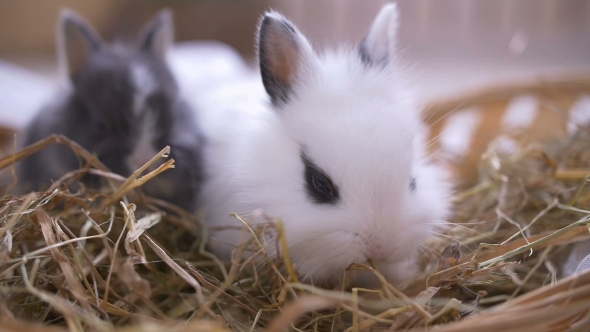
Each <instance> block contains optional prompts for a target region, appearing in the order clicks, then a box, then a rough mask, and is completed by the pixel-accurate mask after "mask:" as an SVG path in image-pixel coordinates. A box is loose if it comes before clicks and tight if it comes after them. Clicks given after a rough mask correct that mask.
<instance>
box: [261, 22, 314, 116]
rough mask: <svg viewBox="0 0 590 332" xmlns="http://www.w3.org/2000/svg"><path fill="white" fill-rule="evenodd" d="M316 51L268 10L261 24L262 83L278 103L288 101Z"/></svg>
mask: <svg viewBox="0 0 590 332" xmlns="http://www.w3.org/2000/svg"><path fill="white" fill-rule="evenodd" d="M314 57H315V53H314V52H313V49H312V47H311V45H310V44H309V42H308V41H307V39H306V38H305V36H303V35H302V34H301V33H300V32H299V31H298V30H297V28H296V27H295V26H294V25H293V24H292V23H291V22H289V21H288V20H287V19H286V18H284V17H283V16H282V15H280V14H279V13H277V12H268V13H266V14H265V15H264V16H263V17H262V20H261V21H260V25H259V27H258V58H259V64H260V72H261V74H262V83H263V84H264V88H265V89H266V92H267V93H268V95H269V96H270V98H271V101H272V103H273V104H275V105H280V104H283V103H286V102H287V101H288V99H289V96H290V95H291V93H292V90H293V86H294V84H295V83H296V80H298V79H301V78H302V77H303V76H305V75H304V74H303V72H304V71H308V70H310V69H311V68H310V66H311V65H312V59H313V58H314Z"/></svg>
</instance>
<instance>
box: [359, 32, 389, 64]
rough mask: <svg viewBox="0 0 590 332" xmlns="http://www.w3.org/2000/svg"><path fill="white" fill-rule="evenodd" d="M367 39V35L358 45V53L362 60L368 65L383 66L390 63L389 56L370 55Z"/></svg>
mask: <svg viewBox="0 0 590 332" xmlns="http://www.w3.org/2000/svg"><path fill="white" fill-rule="evenodd" d="M366 39H367V38H366V37H365V38H363V40H362V41H361V43H360V45H359V47H358V55H359V58H360V60H361V62H362V63H363V64H364V65H365V66H366V67H381V68H383V67H385V66H386V65H387V63H388V61H387V58H383V59H373V58H372V57H371V56H370V55H369V52H368V51H367V45H366Z"/></svg>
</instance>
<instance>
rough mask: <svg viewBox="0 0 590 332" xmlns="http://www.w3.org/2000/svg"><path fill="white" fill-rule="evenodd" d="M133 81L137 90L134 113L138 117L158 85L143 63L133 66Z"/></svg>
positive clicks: (134, 96) (134, 97)
mask: <svg viewBox="0 0 590 332" xmlns="http://www.w3.org/2000/svg"><path fill="white" fill-rule="evenodd" d="M131 81H132V82H133V87H134V89H135V94H134V95H133V112H134V113H135V114H136V115H137V114H139V113H140V112H142V110H143V109H144V106H145V102H146V100H147V98H148V96H149V95H150V94H152V93H153V92H154V91H155V90H156V88H157V87H158V86H157V84H158V83H157V81H156V79H155V78H154V75H153V74H152V73H151V72H150V71H149V68H148V67H147V66H145V65H144V64H142V63H134V64H132V65H131Z"/></svg>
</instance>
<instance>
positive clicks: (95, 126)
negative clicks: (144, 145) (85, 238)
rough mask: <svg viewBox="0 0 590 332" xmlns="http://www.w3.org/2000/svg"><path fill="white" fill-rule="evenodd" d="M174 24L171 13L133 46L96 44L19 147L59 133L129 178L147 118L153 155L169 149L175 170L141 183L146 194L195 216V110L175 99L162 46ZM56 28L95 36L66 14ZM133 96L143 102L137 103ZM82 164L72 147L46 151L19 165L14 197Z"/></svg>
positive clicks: (197, 164)
mask: <svg viewBox="0 0 590 332" xmlns="http://www.w3.org/2000/svg"><path fill="white" fill-rule="evenodd" d="M70 21H71V22H70ZM171 25H172V20H171V16H170V12H169V11H167V10H164V11H162V12H161V13H160V14H159V15H158V16H157V17H156V18H155V19H154V20H153V21H152V22H151V23H150V24H148V25H147V27H146V28H145V29H144V31H143V32H142V35H141V37H140V38H139V40H138V42H137V43H136V44H134V45H109V44H104V43H102V42H100V44H98V45H97V46H96V48H95V49H93V50H92V52H90V53H89V55H88V57H87V59H86V61H85V63H84V65H83V66H81V67H80V68H79V69H78V70H77V71H75V72H71V71H70V72H69V78H70V81H71V88H69V89H66V90H64V91H61V92H60V94H59V95H58V96H57V97H56V98H55V100H54V101H53V102H52V103H50V104H48V105H46V106H45V107H44V108H42V109H41V110H40V112H39V113H38V114H37V116H36V117H35V118H34V120H33V121H32V122H31V123H30V125H29V126H28V127H27V129H26V130H25V132H24V134H23V135H22V136H21V137H19V141H20V145H21V146H27V145H29V144H32V143H34V142H36V141H39V140H41V139H43V138H45V137H47V136H49V135H51V134H62V135H64V136H66V137H68V138H70V139H72V140H74V141H76V142H77V143H78V144H80V145H82V146H83V147H84V148H86V149H87V150H89V151H90V152H93V153H95V154H96V155H97V156H98V158H99V159H100V160H101V161H102V162H103V163H104V164H105V165H106V166H107V167H109V169H110V170H111V171H113V172H115V173H118V174H120V175H123V176H128V175H130V174H131V172H132V171H134V170H135V169H130V167H129V161H128V158H129V156H130V155H131V153H132V152H133V151H134V148H135V147H136V145H137V144H138V140H139V137H140V131H141V130H142V128H145V127H146V126H142V122H141V121H142V120H143V119H145V118H146V117H147V114H148V113H150V115H151V116H152V118H154V119H155V123H156V124H157V125H156V126H155V129H156V130H155V132H154V133H153V135H150V136H149V137H150V138H151V140H150V141H151V144H152V145H153V148H154V150H155V151H159V150H161V149H162V148H164V147H165V146H166V145H169V146H170V147H171V155H170V158H174V159H175V161H176V163H175V165H176V167H175V168H174V169H170V170H167V171H166V172H164V173H162V174H160V175H159V176H157V177H156V178H154V179H153V180H152V181H150V182H148V183H146V185H144V186H143V188H144V192H147V193H148V194H150V195H152V196H155V197H157V198H161V199H164V200H167V201H169V202H171V203H173V204H176V205H178V206H180V207H183V208H185V209H187V210H192V209H193V207H194V203H193V202H194V201H195V198H194V197H196V194H197V191H198V189H199V187H200V184H201V182H202V177H203V175H202V170H201V168H202V166H201V154H200V153H201V152H200V151H201V149H200V147H201V145H202V139H201V135H200V133H199V130H198V126H197V124H196V119H195V117H194V114H193V110H192V109H191V107H190V106H189V105H188V104H187V103H186V102H185V101H184V100H183V99H182V98H181V96H180V95H179V89H178V86H177V83H176V81H175V78H174V77H173V75H172V73H171V71H170V69H169V68H168V66H167V64H166V62H165V58H164V56H163V55H164V53H165V52H164V50H163V48H164V47H167V46H165V44H167V43H169V42H171V41H172V39H173V36H172V35H171V34H172V33H173V32H172V27H171ZM60 26H62V27H66V26H67V27H68V29H73V28H76V29H80V31H81V35H82V36H85V35H88V34H87V33H86V32H84V31H93V30H92V28H91V27H90V26H88V25H87V23H86V22H85V21H84V20H83V19H80V18H79V17H78V16H77V15H75V14H74V13H73V12H71V11H69V10H68V11H67V12H66V14H64V13H62V16H61V22H60ZM63 36H64V38H68V37H67V34H64V35H63ZM93 40H94V41H95V40H96V38H93ZM94 41H93V42H92V43H94ZM65 42H66V43H65V44H67V40H65ZM152 43H155V44H153V45H152ZM65 44H64V43H60V48H61V49H60V51H59V52H61V54H66V53H67V52H66V51H65V50H64V49H63V48H64V45H65ZM64 61H66V62H67V61H68V60H67V58H66V59H65V60H64ZM138 66H139V67H141V68H143V69H144V70H145V71H146V72H147V73H149V75H150V77H151V78H153V82H151V84H152V85H153V86H151V87H150V89H149V90H146V91H147V92H146V91H140V90H142V87H138V86H137V84H138V83H137V82H136V81H137V80H134V76H133V73H132V71H133V68H134V67H138ZM137 96H140V99H142V101H141V103H139V104H138V102H137ZM138 105H139V106H138ZM137 108H138V109H137ZM143 130H145V129H143ZM81 166H83V164H82V163H81V160H79V158H78V157H77V156H76V155H75V154H74V153H73V152H72V151H71V150H70V149H69V148H67V147H64V146H51V147H49V148H47V149H45V150H43V151H41V152H39V153H37V154H35V155H33V156H31V157H29V158H27V159H25V160H23V161H21V162H19V163H18V164H17V172H18V173H17V174H18V177H19V180H18V181H19V189H18V191H19V192H26V191H30V190H43V189H45V188H47V187H48V186H49V185H50V184H51V181H52V180H57V179H59V178H60V177H61V176H63V175H64V174H65V173H67V172H68V171H72V170H76V169H79V168H80V167H81ZM84 180H85V182H86V184H87V185H90V186H97V185H99V183H97V179H96V178H93V177H91V176H86V177H85V178H84Z"/></svg>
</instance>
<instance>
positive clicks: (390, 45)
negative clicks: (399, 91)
mask: <svg viewBox="0 0 590 332" xmlns="http://www.w3.org/2000/svg"><path fill="white" fill-rule="evenodd" d="M398 27H399V12H398V9H397V4H396V3H390V4H388V5H385V6H383V8H382V9H381V11H380V12H379V14H378V15H377V17H376V18H375V21H373V25H372V26H371V30H369V33H368V34H367V35H366V36H365V38H364V39H363V41H362V42H361V44H360V46H359V55H360V57H361V60H362V61H363V63H365V64H366V65H371V66H372V65H377V66H384V65H387V64H388V63H389V62H390V61H391V59H392V58H393V57H394V56H395V53H396V48H397V30H398Z"/></svg>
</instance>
